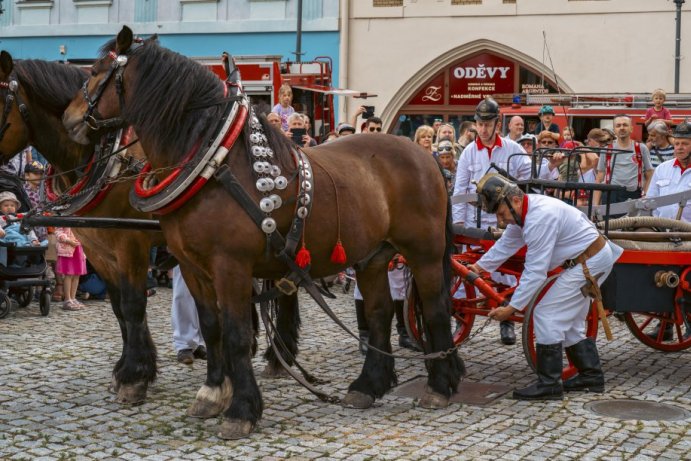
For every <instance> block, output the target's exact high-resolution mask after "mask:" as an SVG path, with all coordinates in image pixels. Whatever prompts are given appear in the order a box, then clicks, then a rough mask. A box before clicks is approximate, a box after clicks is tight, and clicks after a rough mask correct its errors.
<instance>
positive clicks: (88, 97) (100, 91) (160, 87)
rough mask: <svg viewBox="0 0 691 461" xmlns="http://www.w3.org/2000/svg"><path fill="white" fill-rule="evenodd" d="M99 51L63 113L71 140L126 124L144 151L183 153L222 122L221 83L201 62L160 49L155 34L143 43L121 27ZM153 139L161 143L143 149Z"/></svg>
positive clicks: (87, 136) (222, 89)
mask: <svg viewBox="0 0 691 461" xmlns="http://www.w3.org/2000/svg"><path fill="white" fill-rule="evenodd" d="M101 51H102V56H101V58H100V59H99V60H98V61H97V62H96V63H95V64H94V66H93V67H92V69H91V76H90V77H89V79H88V80H87V81H86V82H85V83H84V86H83V88H82V90H81V91H80V92H79V93H78V94H77V95H75V97H74V99H73V100H72V102H71V104H70V106H69V107H68V108H67V110H65V112H64V114H63V124H64V126H65V128H67V130H68V131H69V132H70V136H71V137H72V139H74V140H75V141H77V142H85V141H86V140H87V139H88V138H89V133H99V134H102V133H103V132H104V131H113V130H115V129H117V128H119V127H120V126H122V125H124V124H129V125H132V126H133V127H134V129H135V130H136V131H137V134H138V136H139V139H140V142H142V143H143V144H144V146H143V147H144V150H145V151H146V152H147V153H156V152H169V151H173V152H177V151H178V150H179V151H186V150H189V149H190V148H191V147H192V146H193V145H194V144H195V143H196V142H197V140H198V139H199V137H200V131H204V130H206V129H208V128H209V126H211V128H213V126H214V125H213V123H212V122H211V121H212V120H213V121H217V120H218V118H220V116H218V114H217V113H218V105H217V104H218V102H217V101H218V100H220V99H222V98H223V91H224V85H223V84H222V82H220V81H219V79H218V78H217V77H216V76H215V75H214V74H213V73H212V72H211V71H210V70H208V69H206V68H205V67H204V66H202V65H201V64H198V63H196V62H194V61H191V60H189V59H187V58H185V57H184V56H181V55H179V54H177V53H175V52H173V51H171V50H168V49H165V48H163V47H161V46H159V45H158V43H157V37H156V36H152V37H150V38H148V39H146V40H144V41H141V40H138V39H136V38H135V37H134V35H133V34H132V30H130V29H129V28H128V27H127V26H123V28H122V30H121V31H120V32H119V33H118V35H117V37H116V38H115V40H111V41H109V42H108V43H107V44H106V45H104V47H103V48H102V50H101ZM185 123H189V126H187V125H185ZM153 138H155V139H156V140H157V141H161V140H163V141H162V143H163V144H164V145H161V144H160V143H158V142H154V143H152V144H149V145H147V141H148V140H150V139H153ZM150 159H151V160H152V161H153V160H154V158H152V157H150Z"/></svg>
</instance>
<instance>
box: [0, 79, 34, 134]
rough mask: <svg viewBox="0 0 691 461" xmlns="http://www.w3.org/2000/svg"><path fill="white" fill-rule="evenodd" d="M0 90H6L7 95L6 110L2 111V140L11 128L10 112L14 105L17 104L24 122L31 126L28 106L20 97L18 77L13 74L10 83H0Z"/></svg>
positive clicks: (0, 127) (0, 130) (0, 126)
mask: <svg viewBox="0 0 691 461" xmlns="http://www.w3.org/2000/svg"><path fill="white" fill-rule="evenodd" d="M0 89H6V90H7V94H6V95H5V108H4V109H3V111H2V120H0V140H2V138H3V137H4V136H5V132H6V131H7V129H8V128H9V127H10V125H11V123H9V122H8V119H9V117H10V111H11V110H12V105H13V104H14V103H15V102H16V103H17V109H18V110H19V113H20V114H21V116H22V118H23V119H24V122H25V123H26V124H27V126H28V125H29V111H28V110H27V108H26V104H24V102H23V101H22V98H21V96H19V92H18V90H19V82H18V81H17V77H16V75H15V74H14V72H12V73H11V74H10V78H9V81H8V82H0Z"/></svg>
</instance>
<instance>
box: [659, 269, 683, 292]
mask: <svg viewBox="0 0 691 461" xmlns="http://www.w3.org/2000/svg"><path fill="white" fill-rule="evenodd" d="M655 285H656V286H657V287H658V288H662V287H668V288H676V287H677V286H678V285H679V275H677V274H676V273H675V272H672V271H657V272H655Z"/></svg>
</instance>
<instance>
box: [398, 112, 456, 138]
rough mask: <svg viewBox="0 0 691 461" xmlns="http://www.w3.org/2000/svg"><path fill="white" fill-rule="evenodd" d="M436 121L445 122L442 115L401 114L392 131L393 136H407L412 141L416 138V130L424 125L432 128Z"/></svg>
mask: <svg viewBox="0 0 691 461" xmlns="http://www.w3.org/2000/svg"><path fill="white" fill-rule="evenodd" d="M435 119H442V120H444V116H443V115H442V114H406V113H401V114H399V115H398V119H396V124H395V125H394V127H393V129H392V130H391V134H395V135H397V136H407V137H409V138H410V139H413V138H414V137H415V130H417V129H418V128H419V127H420V126H422V125H428V126H432V124H433V123H434V120H435Z"/></svg>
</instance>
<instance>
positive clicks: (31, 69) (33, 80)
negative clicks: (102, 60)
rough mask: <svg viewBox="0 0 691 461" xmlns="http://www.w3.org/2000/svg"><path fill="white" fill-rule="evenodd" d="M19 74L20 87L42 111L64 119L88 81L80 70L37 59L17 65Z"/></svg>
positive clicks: (22, 61) (20, 61)
mask: <svg viewBox="0 0 691 461" xmlns="http://www.w3.org/2000/svg"><path fill="white" fill-rule="evenodd" d="M15 71H16V73H17V79H18V80H19V84H20V86H21V87H23V88H24V89H25V90H27V94H29V95H30V97H31V98H33V99H35V101H36V102H37V103H38V107H42V108H44V109H45V110H48V111H50V112H54V113H57V114H60V115H61V114H62V113H63V111H64V110H65V108H66V107H67V106H68V105H69V104H70V102H71V101H72V99H73V98H74V95H75V93H76V91H77V89H78V88H79V87H81V86H82V84H83V83H84V80H86V78H87V77H88V74H87V73H86V72H85V71H84V70H83V69H81V68H79V67H76V66H70V65H68V64H62V63H59V62H55V61H39V60H35V59H27V60H19V61H17V62H16V63H15Z"/></svg>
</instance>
